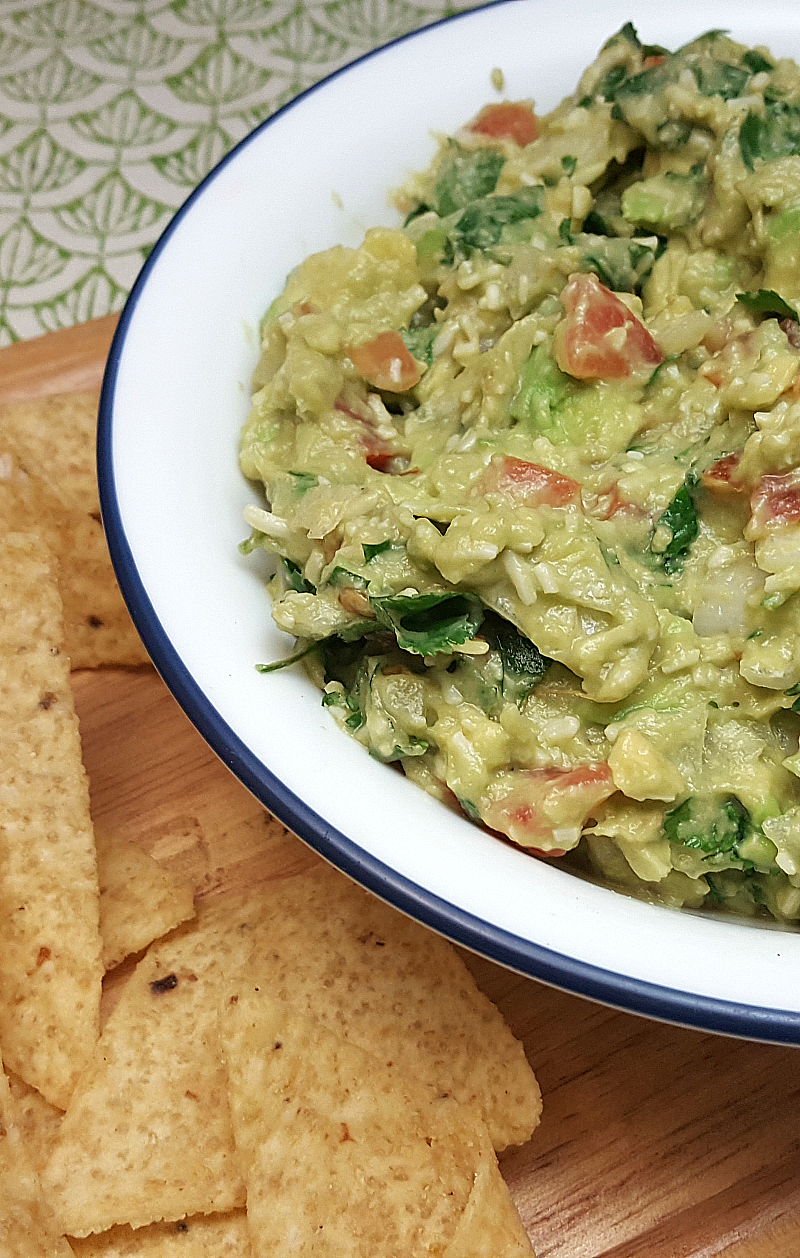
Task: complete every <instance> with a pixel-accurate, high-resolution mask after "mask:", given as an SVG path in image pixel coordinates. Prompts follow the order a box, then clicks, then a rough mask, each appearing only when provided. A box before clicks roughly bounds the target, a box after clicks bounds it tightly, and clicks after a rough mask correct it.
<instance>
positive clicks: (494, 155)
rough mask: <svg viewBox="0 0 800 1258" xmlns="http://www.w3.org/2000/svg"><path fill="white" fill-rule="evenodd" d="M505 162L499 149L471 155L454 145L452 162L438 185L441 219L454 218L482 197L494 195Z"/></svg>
mask: <svg viewBox="0 0 800 1258" xmlns="http://www.w3.org/2000/svg"><path fill="white" fill-rule="evenodd" d="M504 163H505V158H504V157H503V154H502V153H499V152H497V150H496V149H490V148H480V149H474V150H472V151H470V150H469V149H465V148H462V147H461V145H460V144H457V143H456V142H455V141H452V140H451V142H450V156H449V161H448V162H447V164H446V165H445V167H444V169H443V170H442V172H441V174H440V175H439V178H438V180H437V182H436V188H435V191H434V197H435V206H434V208H435V210H436V213H437V214H438V215H439V217H440V218H446V217H447V215H448V214H454V213H455V211H456V210H460V209H462V207H464V206H466V205H469V204H470V202H471V201H476V200H478V199H479V198H480V197H485V196H488V194H489V193H490V192H493V191H494V189H495V186H496V184H497V180H498V179H499V178H500V171H501V170H502V169H503V165H504Z"/></svg>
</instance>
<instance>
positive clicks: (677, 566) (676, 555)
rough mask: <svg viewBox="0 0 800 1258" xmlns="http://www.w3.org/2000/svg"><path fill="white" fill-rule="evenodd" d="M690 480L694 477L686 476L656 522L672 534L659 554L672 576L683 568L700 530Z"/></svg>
mask: <svg viewBox="0 0 800 1258" xmlns="http://www.w3.org/2000/svg"><path fill="white" fill-rule="evenodd" d="M690 480H691V481H692V483H693V478H690V477H687V478H686V480H685V481H684V483H683V485H681V487H680V489H679V490H678V492H677V493H676V495H675V497H674V498H673V499H672V502H671V503H670V504H669V506H668V507H667V509H666V511H665V512H664V513H663V515H661V516H659V518H658V521H657V524H656V527H658V526H659V525H665V526H666V527H667V528H668V529H669V530H670V532H671V534H672V537H671V539H670V541H669V542H668V543H667V546H666V548H665V549H664V550H663V551H661V552H660V554H659V559H660V560H661V565H662V567H663V569H664V571H665V572H666V573H668V574H669V575H670V576H671V575H672V574H673V573H674V572H679V571H680V570H681V568H682V567H683V561H684V560H685V558H686V556H687V555H688V553H689V550H690V549H691V546H692V542H693V541H694V540H695V538H696V537H697V534H698V533H699V531H700V528H699V524H698V520H697V510H696V508H695V505H694V500H693V498H692V495H691V493H690Z"/></svg>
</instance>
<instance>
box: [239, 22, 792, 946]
mask: <svg viewBox="0 0 800 1258" xmlns="http://www.w3.org/2000/svg"><path fill="white" fill-rule="evenodd" d="M532 87H533V88H535V85H532ZM397 202H398V206H399V208H400V209H401V210H402V212H403V213H404V214H405V221H404V223H403V225H402V226H398V227H397V228H396V229H388V228H376V229H374V230H371V231H368V232H367V234H366V236H365V238H364V241H363V244H362V245H361V246H360V247H359V248H355V249H352V248H344V247H336V248H333V249H330V250H327V251H326V252H324V253H321V254H317V255H315V256H313V257H310V258H308V259H306V261H305V262H303V263H302V264H301V265H299V266H298V267H297V269H296V270H295V271H294V272H293V273H292V274H291V275H290V276H289V279H288V281H287V283H286V287H285V289H284V291H283V293H281V294H280V295H279V296H278V297H277V298H276V299H275V300H274V301H273V303H272V305H271V307H270V309H269V311H268V312H267V315H266V316H265V319H264V321H263V325H262V329H261V357H260V361H259V363H258V366H257V368H256V371H255V376H254V381H253V390H254V392H253V399H252V410H251V412H250V415H249V418H248V420H247V422H246V425H245V427H244V431H243V434H242V440H241V466H242V469H243V471H244V473H245V475H246V476H247V477H249V478H251V479H252V480H253V481H256V482H260V483H261V484H263V487H264V491H265V497H264V498H263V499H262V501H261V503H260V504H258V505H253V506H252V507H250V508H248V510H247V513H246V518H247V522H248V524H249V525H250V527H251V528H252V534H251V536H250V538H249V540H248V541H246V542H245V543H243V546H242V549H243V550H244V551H245V552H249V551H252V550H253V549H256V548H263V549H265V550H267V551H268V552H270V553H271V554H272V555H274V556H276V557H277V571H276V575H275V576H274V578H273V580H272V583H271V591H272V594H273V596H274V602H273V608H272V614H273V617H274V619H275V621H276V623H277V624H278V626H279V627H280V628H281V629H282V630H284V631H285V632H286V633H287V634H290V635H292V636H293V638H294V639H296V647H295V649H294V650H293V651H291V653H289V654H288V657H287V661H282V663H286V662H293V661H294V660H298V659H301V658H302V659H303V661H304V666H305V667H306V668H307V669H308V671H309V673H310V675H311V676H312V677H313V678H314V679H315V681H316V682H317V683H318V685H319V687H320V689H321V691H322V702H323V704H325V706H326V707H327V708H328V710H329V712H330V713H331V715H332V717H335V718H336V719H337V720H338V721H339V722H341V724H342V726H343V727H344V729H345V730H346V731H348V732H349V733H350V735H352V737H354V738H356V739H357V740H358V741H359V742H361V743H362V744H363V746H364V747H365V748H366V749H367V750H368V751H369V753H370V754H371V755H373V756H375V757H377V758H378V759H379V760H382V761H384V762H386V763H387V764H396V765H397V766H399V767H400V768H401V769H402V771H403V772H404V773H405V774H406V775H407V776H408V777H409V778H410V779H411V780H412V781H413V782H415V783H416V784H418V785H419V786H420V787H422V788H423V789H424V790H426V791H428V792H430V793H431V794H432V795H434V796H436V797H437V798H439V799H440V800H442V801H443V802H444V803H446V804H448V805H450V806H452V807H454V808H457V809H459V810H460V811H461V812H462V813H463V814H464V815H465V816H466V817H468V818H469V819H470V820H471V821H473V822H475V823H477V824H480V825H482V826H484V827H486V828H488V829H489V830H491V831H493V832H496V833H497V835H498V836H500V837H502V838H503V839H505V840H506V841H510V842H512V843H515V844H518V845H520V846H521V847H523V848H525V849H527V850H528V851H529V852H531V853H533V854H535V855H537V856H540V857H543V858H546V859H557V860H559V861H561V862H562V864H563V865H565V866H568V867H570V868H572V869H574V870H575V871H578V872H581V873H583V874H584V875H588V876H592V877H595V878H599V879H601V880H602V881H604V882H606V883H607V884H610V885H612V886H614V887H617V888H619V889H621V890H624V891H627V892H629V893H632V894H635V895H640V896H644V897H646V898H648V899H650V900H653V901H657V902H661V903H666V904H669V905H675V906H687V907H692V908H698V907H700V906H704V907H706V908H709V909H711V908H714V909H725V910H729V911H732V912H735V913H738V914H746V915H750V916H771V917H773V918H776V919H778V920H779V921H782V922H792V921H795V920H798V919H800V780H799V779H800V753H799V752H798V739H799V736H800V69H798V67H797V66H796V65H795V64H794V63H793V62H790V61H787V60H779V59H776V58H774V57H773V56H772V55H771V54H770V52H769V51H768V50H767V49H765V48H757V49H748V48H745V47H742V46H741V45H739V44H737V43H735V42H734V41H733V40H732V39H730V38H728V36H727V35H726V34H724V33H722V32H719V31H711V32H709V33H707V34H705V35H701V36H700V37H699V38H698V39H696V40H694V41H693V42H692V43H690V44H688V45H686V46H685V47H683V48H680V49H678V50H677V51H676V52H670V51H668V50H667V49H665V48H661V47H658V46H652V45H651V46H648V45H645V44H643V43H642V42H641V40H640V39H639V37H638V35H637V33H636V31H635V30H634V28H633V27H632V26H631V25H630V24H627V25H626V26H625V27H623V29H622V30H621V31H619V32H618V33H617V34H616V35H614V36H613V37H612V38H611V39H609V41H608V42H607V43H606V44H605V46H604V47H603V48H602V49H601V51H600V53H599V55H598V57H597V59H596V60H595V62H594V63H593V64H592V65H591V66H590V67H589V68H588V69H587V70H586V71H585V73H584V74H583V76H582V78H581V80H580V83H579V84H578V86H577V87H576V89H575V91H574V92H573V93H572V95H570V96H569V97H567V98H566V99H565V100H564V101H563V102H562V103H561V104H560V105H559V106H558V107H557V108H556V109H555V110H554V111H553V112H552V113H550V114H548V115H547V116H544V117H537V115H536V113H535V111H534V107H533V105H532V104H531V102H527V101H496V102H495V103H493V104H490V105H487V106H486V108H485V109H483V110H481V112H480V113H479V114H478V115H477V117H476V118H474V119H472V120H471V121H470V122H467V123H466V124H465V126H464V127H463V129H462V130H461V131H460V132H458V133H457V134H456V135H454V136H452V137H450V138H447V139H445V140H443V141H442V143H441V145H440V148H439V151H438V154H437V156H436V158H435V160H434V162H433V164H432V166H431V167H430V169H429V170H427V171H426V172H424V173H423V174H419V175H415V176H413V177H412V178H410V179H409V181H408V183H407V185H406V186H405V187H404V188H403V189H402V191H401V192H400V193H399V194H398V195H397ZM275 666H276V665H265V666H263V671H269V670H270V669H271V668H273V667H275ZM498 841H500V840H499V839H498Z"/></svg>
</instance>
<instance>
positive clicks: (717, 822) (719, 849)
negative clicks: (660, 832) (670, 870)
mask: <svg viewBox="0 0 800 1258" xmlns="http://www.w3.org/2000/svg"><path fill="white" fill-rule="evenodd" d="M752 832H753V823H752V821H751V819H750V814H749V812H748V811H747V809H746V808H745V806H744V804H742V803H741V802H740V800H738V799H737V798H736V796H735V795H729V796H727V797H725V798H723V799H720V798H718V797H714V796H708V797H701V796H697V795H690V796H689V798H688V799H686V800H684V802H683V803H682V804H679V805H678V807H677V808H673V809H672V811H671V812H668V813H667V815H666V816H665V817H664V833H665V834H666V836H667V838H668V839H669V841H670V843H679V844H682V846H683V847H688V848H690V849H692V850H694V851H698V852H703V853H705V855H706V856H707V857H722V856H729V857H732V858H733V859H738V858H739V845H740V844H741V843H742V842H744V840H745V839H746V838H747V837H748V835H749V834H751V833H752Z"/></svg>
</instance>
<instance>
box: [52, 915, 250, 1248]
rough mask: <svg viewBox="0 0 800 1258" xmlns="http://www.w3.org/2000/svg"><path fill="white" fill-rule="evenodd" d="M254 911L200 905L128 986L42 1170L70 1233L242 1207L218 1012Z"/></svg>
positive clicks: (246, 944) (246, 945)
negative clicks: (195, 915)
mask: <svg viewBox="0 0 800 1258" xmlns="http://www.w3.org/2000/svg"><path fill="white" fill-rule="evenodd" d="M259 911H260V906H259V903H258V901H257V900H255V901H252V900H251V901H250V902H246V901H245V902H241V901H234V902H233V903H231V902H228V901H224V902H217V903H216V904H214V905H212V906H210V907H208V908H203V907H202V906H201V908H200V910H199V912H198V918H197V921H196V923H191V924H189V925H188V926H186V927H182V928H180V929H179V930H178V931H177V932H176V933H175V934H174V935H172V936H171V937H170V938H169V939H166V940H163V941H162V942H161V943H157V944H154V945H153V946H152V947H151V949H150V951H149V952H148V953H147V955H146V956H145V957H144V958H143V959H142V960H141V961H140V962H139V965H138V966H137V967H136V970H135V971H134V973H133V974H132V975H131V977H130V979H129V980H128V982H127V984H126V986H125V988H124V989H123V992H122V995H121V997H120V1000H119V1003H118V1005H117V1007H116V1009H115V1010H114V1011H113V1013H112V1014H111V1016H110V1017H109V1019H108V1022H107V1023H106V1026H105V1028H104V1030H103V1035H102V1038H101V1040H100V1043H99V1045H98V1049H97V1053H96V1054H95V1058H94V1061H93V1063H92V1066H91V1068H90V1069H89V1070H88V1071H86V1073H85V1074H84V1076H83V1078H82V1079H81V1082H80V1085H79V1087H78V1088H77V1089H76V1091H75V1094H74V1095H73V1098H72V1101H71V1103H70V1105H69V1108H68V1110H67V1112H66V1114H65V1115H64V1120H63V1122H62V1124H61V1132H60V1135H59V1141H58V1144H57V1145H56V1148H55V1150H54V1153H53V1156H52V1158H51V1160H50V1163H49V1164H48V1166H47V1168H46V1169H45V1172H44V1182H45V1185H46V1188H47V1191H48V1194H49V1196H50V1199H51V1200H52V1202H53V1205H54V1209H55V1210H56V1212H57V1214H58V1217H59V1220H60V1223H61V1226H62V1227H63V1229H64V1231H65V1232H66V1233H67V1234H68V1235H70V1236H85V1235H87V1234H88V1233H89V1232H104V1231H106V1230H107V1229H108V1228H110V1227H113V1226H114V1225H115V1224H118V1223H130V1224H132V1226H133V1227H141V1226H143V1225H144V1224H146V1223H156V1222H160V1221H162V1220H167V1221H168V1220H175V1219H182V1218H184V1217H186V1216H187V1215H191V1214H204V1213H211V1212H212V1211H226V1210H232V1209H234V1208H236V1207H239V1206H243V1205H244V1185H243V1183H242V1179H241V1175H240V1172H239V1166H238V1162H237V1160H236V1153H235V1150H234V1147H233V1136H232V1133H231V1128H230V1116H229V1114H228V1105H227V1100H226V1083H225V1072H224V1068H223V1065H222V1060H221V1056H220V1050H219V1043H218V1036H217V1006H218V1002H219V995H220V991H221V990H222V988H223V985H224V984H225V983H226V981H227V978H228V975H229V974H230V973H236V972H237V971H238V970H240V969H241V967H242V966H243V964H244V963H245V961H246V958H247V956H248V955H249V952H250V948H251V942H252V927H253V919H254V918H257V917H258V914H259Z"/></svg>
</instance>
